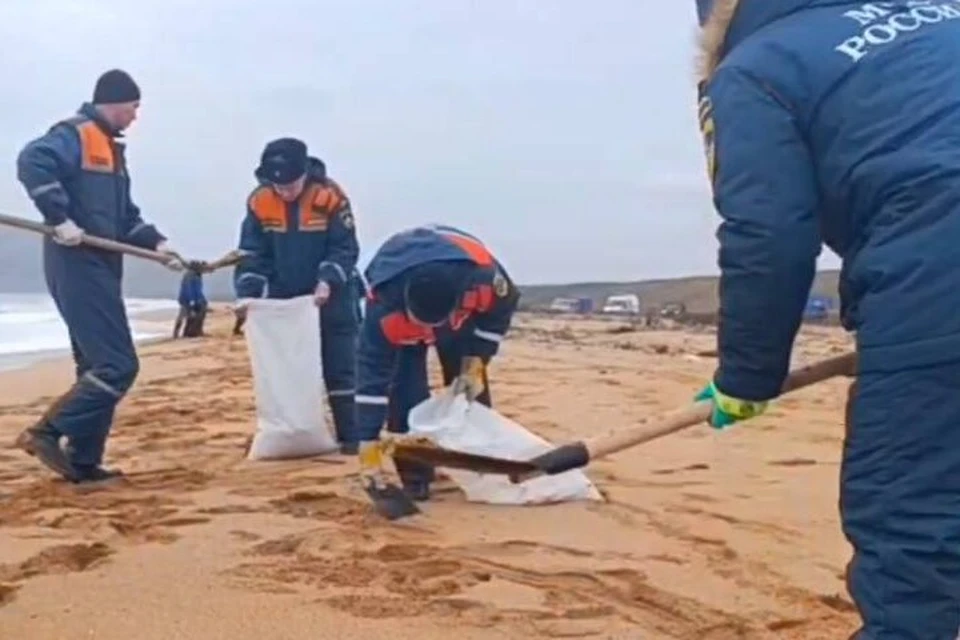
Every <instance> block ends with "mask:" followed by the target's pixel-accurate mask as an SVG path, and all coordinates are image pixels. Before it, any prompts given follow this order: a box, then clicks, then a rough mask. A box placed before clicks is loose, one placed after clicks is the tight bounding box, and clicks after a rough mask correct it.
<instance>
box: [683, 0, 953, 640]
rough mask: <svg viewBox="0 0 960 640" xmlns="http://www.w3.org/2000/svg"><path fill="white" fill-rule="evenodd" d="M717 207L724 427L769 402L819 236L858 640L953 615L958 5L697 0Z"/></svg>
mask: <svg viewBox="0 0 960 640" xmlns="http://www.w3.org/2000/svg"><path fill="white" fill-rule="evenodd" d="M697 9H698V13H699V17H700V21H701V24H702V25H703V30H702V43H703V52H702V69H701V83H700V87H699V93H700V100H699V116H700V124H701V129H702V132H703V135H704V142H705V147H706V150H707V167H708V173H709V180H710V182H711V185H712V188H713V200H714V203H715V205H716V208H717V210H718V212H719V214H720V217H721V218H722V222H721V224H720V229H719V231H718V234H717V237H718V239H719V242H720V250H719V266H720V272H721V275H720V286H719V292H720V314H719V327H718V336H717V340H718V353H719V363H718V368H717V370H716V371H715V372H714V375H713V377H712V379H711V380H710V382H709V384H708V385H707V386H706V388H705V389H704V390H703V391H702V392H701V393H700V394H699V395H698V399H706V398H709V399H711V400H712V401H713V405H714V411H713V416H712V418H711V424H712V425H713V426H714V427H717V428H722V427H726V426H728V425H731V424H734V423H737V422H739V421H742V420H745V419H748V418H753V417H754V416H757V415H759V414H761V413H763V412H764V411H765V410H766V408H767V405H768V403H769V402H770V401H772V400H774V399H775V398H776V397H778V396H779V394H780V391H781V387H782V385H783V382H784V380H785V379H786V376H787V374H788V370H789V367H790V361H791V354H792V350H793V345H794V340H795V338H796V335H797V332H798V330H799V327H800V324H801V319H802V316H803V312H804V307H805V306H806V304H807V301H808V300H809V297H810V291H811V285H812V283H813V280H814V276H815V273H816V267H817V258H818V256H819V254H820V252H821V250H822V245H823V244H826V245H827V246H828V247H830V248H831V249H832V250H833V252H834V253H836V254H837V255H838V256H840V258H841V260H842V263H843V264H842V269H841V275H840V285H839V287H840V298H841V318H842V320H843V325H844V327H845V328H846V329H848V330H849V331H851V332H853V333H854V334H855V339H856V345H857V362H858V367H857V371H856V383H855V385H852V386H851V388H850V391H849V400H848V401H849V408H848V411H847V421H848V422H847V434H846V438H845V441H844V446H843V461H842V464H841V469H840V516H841V520H842V523H843V531H844V533H845V534H846V536H847V539H848V540H849V541H850V543H851V544H852V546H853V558H852V560H851V562H850V563H849V565H848V567H847V576H846V577H847V586H848V588H849V591H850V594H851V596H852V597H853V600H854V602H855V603H856V606H857V609H858V610H859V612H860V615H861V618H862V626H861V628H860V629H859V630H858V631H857V632H856V633H855V634H854V635H853V638H855V639H856V640H894V639H895V640H955V639H956V638H957V633H958V631H957V630H958V628H960V394H958V390H960V314H958V313H956V311H950V309H955V307H954V306H953V304H954V302H953V301H954V296H955V295H960V251H958V250H957V246H958V243H960V181H958V178H960V72H958V70H960V19H957V18H960V4H957V3H955V2H873V3H863V2H842V1H838V0H779V1H777V2H771V1H770V0H739V2H737V1H736V0H715V1H710V0H698V2H697Z"/></svg>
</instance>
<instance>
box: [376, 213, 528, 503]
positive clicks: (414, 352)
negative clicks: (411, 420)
mask: <svg viewBox="0 0 960 640" xmlns="http://www.w3.org/2000/svg"><path fill="white" fill-rule="evenodd" d="M365 273H366V281H367V283H368V286H369V294H368V296H367V303H366V310H365V314H364V318H363V323H362V325H361V330H360V346H359V350H358V358H357V361H358V376H357V416H358V427H359V432H360V436H361V438H362V440H363V442H362V444H361V452H360V461H361V466H362V468H364V470H365V471H367V472H368V473H369V472H370V471H371V470H372V471H373V472H374V473H376V469H378V468H379V467H380V464H381V461H380V457H379V451H380V448H379V447H378V446H377V443H376V441H377V440H378V439H379V437H380V432H381V428H382V426H383V423H384V422H385V421H387V423H388V428H389V430H390V431H393V432H396V433H406V432H407V431H408V430H409V425H408V423H407V415H408V414H409V412H410V410H411V409H412V408H413V407H415V406H416V405H418V404H420V403H421V402H422V401H423V400H426V399H427V398H429V397H430V387H429V385H428V380H427V362H426V355H427V348H428V346H429V345H434V347H435V348H436V350H437V354H438V356H439V358H440V365H441V369H442V371H443V382H444V384H445V385H452V386H453V391H454V392H455V393H463V394H465V395H466V397H467V398H468V399H469V400H471V401H474V400H475V401H477V402H480V403H481V404H484V405H486V406H488V407H489V406H490V405H491V397H490V388H489V381H488V379H487V365H488V364H489V362H490V360H491V358H493V357H494V355H496V353H497V351H498V349H499V346H500V342H501V341H502V340H503V338H504V335H505V334H506V333H507V330H508V329H509V327H510V323H511V320H512V318H513V314H514V311H515V310H516V308H517V303H518V302H519V299H520V292H519V290H518V289H517V287H516V286H515V285H514V284H513V282H512V280H511V279H510V277H509V276H508V275H507V273H506V270H505V269H504V268H503V265H501V264H500V262H499V261H498V260H497V259H496V258H495V257H494V256H493V254H492V253H491V252H490V250H489V249H488V248H487V247H486V246H485V245H484V244H483V243H482V242H481V241H480V240H479V239H477V238H476V237H474V236H472V235H470V234H468V233H466V232H464V231H461V230H459V229H456V228H454V227H450V226H440V225H432V226H426V227H418V228H415V229H411V230H408V231H404V232H402V233H398V234H396V235H394V236H393V237H391V238H389V239H388V240H387V241H386V242H385V243H384V244H383V246H381V247H380V249H379V250H378V251H377V253H376V254H375V255H374V256H373V259H372V260H371V262H370V264H369V266H368V267H367V269H366V272H365ZM395 465H396V468H397V472H398V473H399V475H400V480H401V482H402V483H403V486H404V488H405V490H406V491H407V492H408V493H409V494H410V495H411V497H413V498H414V499H416V500H426V499H428V498H429V496H430V483H431V481H432V480H433V476H434V473H433V468H432V467H429V466H426V465H421V464H417V463H412V462H410V461H406V460H399V459H398V460H396V461H395Z"/></svg>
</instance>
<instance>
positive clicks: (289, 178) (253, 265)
mask: <svg viewBox="0 0 960 640" xmlns="http://www.w3.org/2000/svg"><path fill="white" fill-rule="evenodd" d="M254 175H255V176H256V178H257V181H258V182H259V183H260V184H259V186H257V187H256V188H255V189H254V190H253V193H251V194H250V196H249V197H248V198H247V211H246V216H245V218H244V220H243V224H242V225H241V232H240V247H239V248H240V250H242V251H245V252H247V257H246V258H245V259H244V261H243V262H242V263H241V264H240V265H239V267H238V268H237V271H236V279H235V289H236V295H237V301H238V306H239V307H240V308H242V307H243V305H244V301H245V300H246V299H249V298H260V297H268V298H277V299H287V298H295V297H299V296H306V295H309V296H313V299H314V301H315V303H316V304H317V306H318V307H319V308H320V327H319V330H320V331H321V335H322V338H321V341H320V344H321V350H322V354H321V358H322V363H323V376H324V382H325V384H326V390H327V397H328V399H329V401H330V412H331V413H332V414H333V422H334V426H335V427H336V432H337V440H338V441H339V443H340V450H341V451H342V452H343V453H345V454H351V455H354V454H356V452H357V446H358V443H359V439H358V437H357V430H356V403H355V400H354V396H355V394H356V346H357V329H358V322H357V317H356V299H357V298H356V284H355V281H354V279H355V270H356V265H357V257H358V255H359V252H360V249H359V244H358V242H357V235H356V228H355V225H354V219H353V210H352V207H351V204H350V200H349V198H348V197H347V195H346V193H344V191H343V189H341V188H340V186H339V185H338V184H337V183H336V182H334V181H333V180H332V179H331V178H330V177H329V176H328V175H327V171H326V167H325V165H324V164H323V162H321V161H320V160H319V159H317V158H315V157H312V156H310V155H309V153H308V151H307V145H306V144H305V143H303V142H302V141H300V140H297V139H295V138H280V139H278V140H274V141H272V142H270V143H268V144H267V145H266V147H265V148H264V150H263V153H262V155H261V157H260V165H259V166H258V167H257V169H256V171H255V172H254Z"/></svg>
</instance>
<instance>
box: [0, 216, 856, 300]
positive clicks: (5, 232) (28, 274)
mask: <svg viewBox="0 0 960 640" xmlns="http://www.w3.org/2000/svg"><path fill="white" fill-rule="evenodd" d="M41 260H42V258H41V251H40V238H39V236H35V235H33V234H32V233H28V232H24V231H19V230H9V229H0V291H2V292H4V293H33V292H38V291H45V287H44V283H43V265H42V262H41ZM124 264H125V266H124V272H125V276H124V291H125V293H126V295H127V296H129V297H135V298H174V297H176V295H177V291H178V289H179V285H180V276H179V275H177V274H174V273H171V272H169V271H167V270H166V269H164V268H163V267H161V266H159V265H156V264H153V263H151V262H147V261H145V260H140V259H137V258H127V259H126V260H125V263H124ZM231 276H232V270H231V269H222V270H220V271H217V272H216V273H214V274H212V275H210V276H207V277H206V278H204V288H205V290H206V293H207V296H208V297H209V298H210V299H211V300H213V301H229V300H232V299H233V285H232V283H231ZM837 277H838V273H837V272H836V271H822V272H820V273H819V274H818V275H817V280H816V283H815V286H814V290H815V292H816V293H818V294H821V295H828V296H832V297H836V296H837ZM716 287H717V279H716V278H715V277H713V276H696V277H689V278H674V279H662V280H638V281H633V282H580V283H572V284H550V285H522V286H521V290H522V294H523V297H522V306H523V308H526V309H542V308H546V307H548V306H549V305H550V303H551V302H552V301H553V299H554V298H558V297H564V298H566V297H585V298H590V299H592V300H593V302H594V305H595V306H597V307H599V306H601V305H602V304H603V301H604V300H605V299H606V298H607V296H611V295H615V294H621V293H635V294H637V295H638V296H639V297H640V301H641V304H642V305H643V307H644V309H650V308H658V307H660V306H661V305H663V304H666V303H670V302H679V303H683V304H685V305H686V307H687V310H688V311H689V312H690V313H710V312H713V311H714V310H716V308H717V294H716Z"/></svg>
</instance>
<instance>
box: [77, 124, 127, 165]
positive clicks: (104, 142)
mask: <svg viewBox="0 0 960 640" xmlns="http://www.w3.org/2000/svg"><path fill="white" fill-rule="evenodd" d="M76 126H77V132H78V133H79V134H80V166H81V167H82V168H83V170H84V171H95V172H97V173H114V172H116V170H117V163H116V158H114V156H113V144H112V143H111V141H110V136H108V135H107V134H106V133H104V132H103V130H102V129H101V128H100V127H98V126H97V124H96V123H95V122H90V121H87V122H84V123H82V124H79V125H76Z"/></svg>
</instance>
